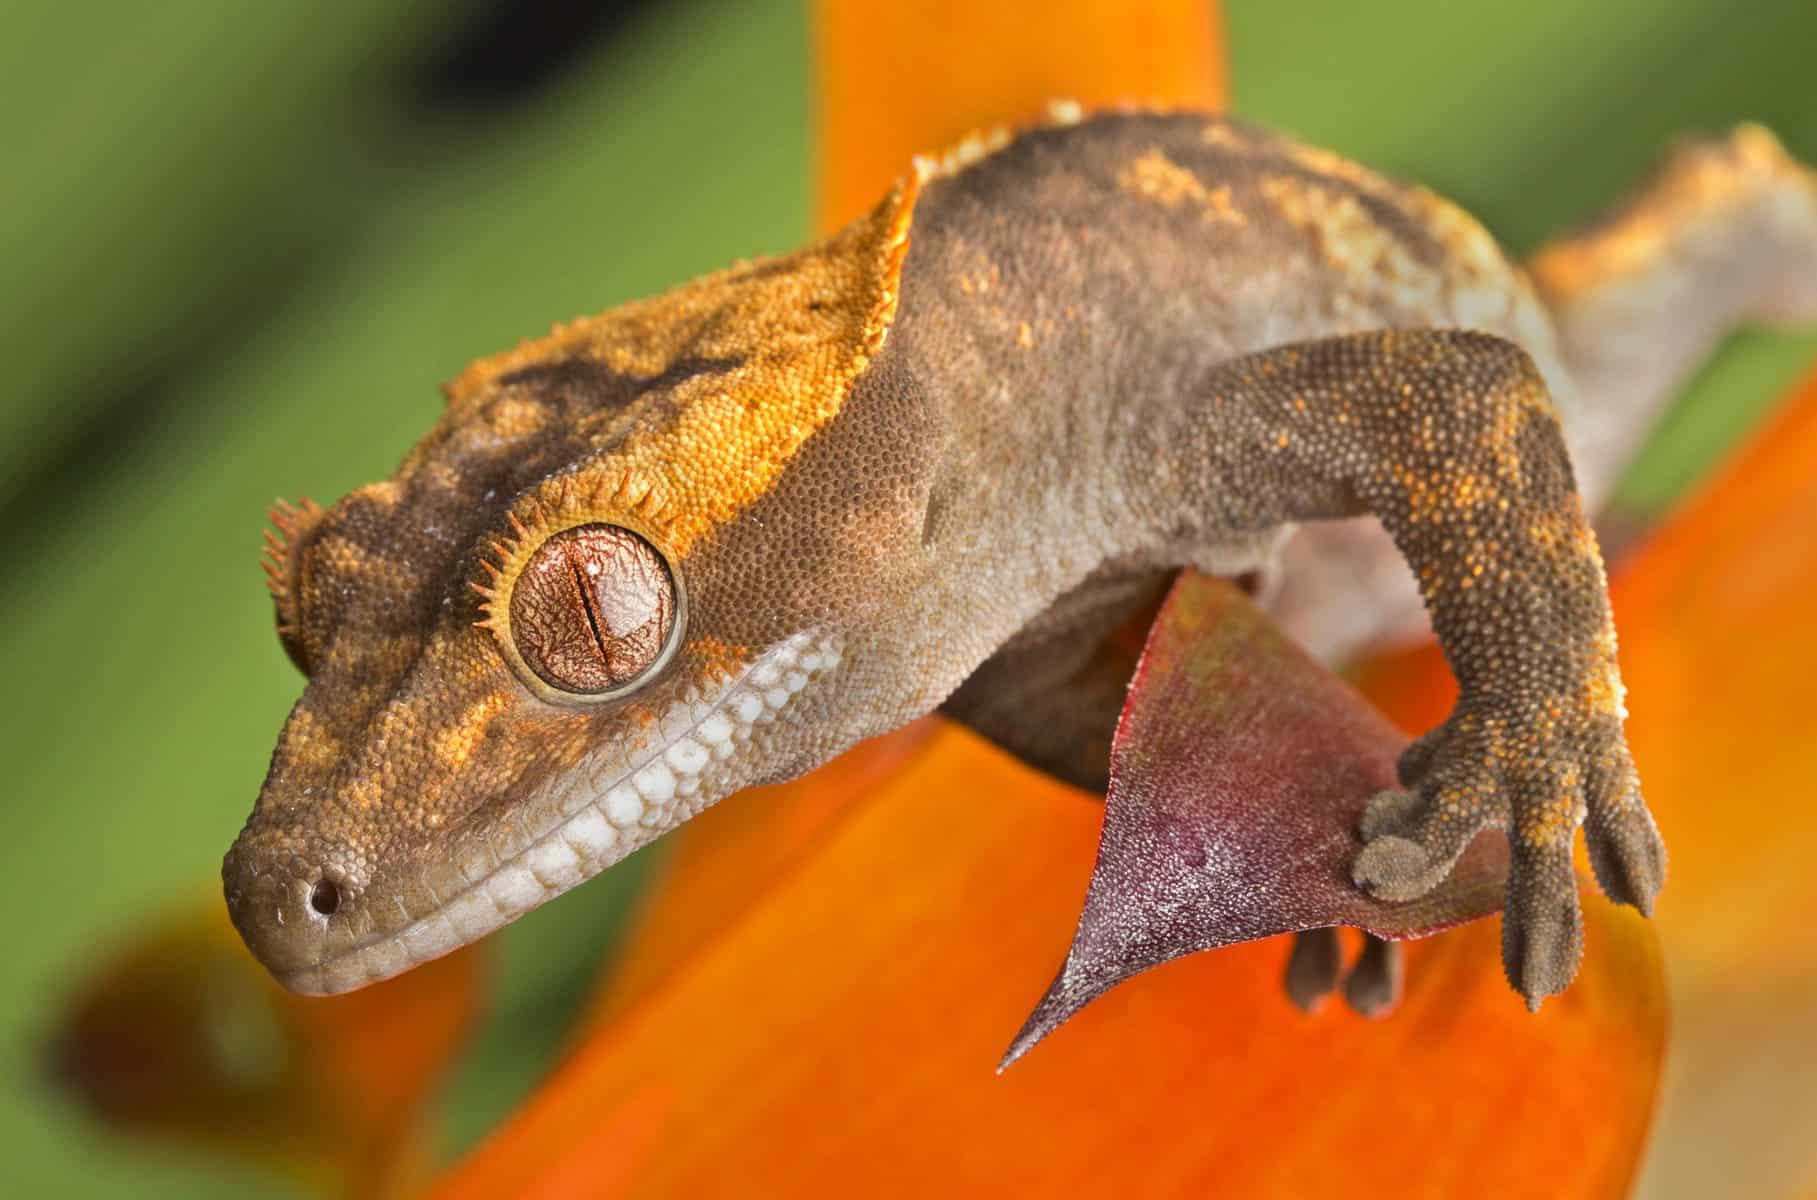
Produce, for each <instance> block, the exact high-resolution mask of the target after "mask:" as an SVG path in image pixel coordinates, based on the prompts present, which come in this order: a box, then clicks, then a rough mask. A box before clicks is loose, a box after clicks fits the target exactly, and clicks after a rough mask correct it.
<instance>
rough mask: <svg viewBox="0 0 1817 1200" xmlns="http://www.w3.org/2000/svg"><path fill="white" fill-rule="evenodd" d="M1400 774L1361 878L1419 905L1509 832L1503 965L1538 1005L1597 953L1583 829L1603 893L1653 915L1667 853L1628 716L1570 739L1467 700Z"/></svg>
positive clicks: (1378, 802) (1414, 749)
mask: <svg viewBox="0 0 1817 1200" xmlns="http://www.w3.org/2000/svg"><path fill="white" fill-rule="evenodd" d="M1400 769H1401V777H1402V780H1403V781H1404V782H1405V783H1407V784H1409V785H1410V787H1409V790H1407V791H1389V792H1382V793H1379V794H1377V795H1376V796H1375V798H1374V799H1373V800H1371V801H1370V803H1369V807H1368V809H1367V810H1366V811H1365V813H1364V815H1363V818H1362V821H1361V830H1362V834H1363V838H1364V843H1365V844H1364V846H1363V850H1362V852H1361V853H1360V854H1358V855H1357V858H1356V862H1355V864H1354V865H1353V867H1352V872H1351V873H1352V877H1353V878H1354V879H1355V880H1356V883H1357V885H1358V886H1360V887H1362V888H1364V889H1366V890H1367V891H1369V892H1370V893H1371V894H1372V895H1375V896H1377V897H1379V898H1381V899H1384V900H1392V901H1401V900H1411V899H1414V898H1416V897H1419V896H1422V895H1424V894H1425V893H1426V892H1428V891H1430V890H1431V889H1432V888H1433V887H1435V886H1437V885H1438V883H1439V882H1440V881H1442V880H1443V879H1444V878H1445V877H1446V875H1448V874H1449V873H1450V871H1451V869H1452V867H1453V866H1454V865H1455V864H1456V862H1457V860H1458V858H1459V857H1460V856H1461V855H1462V854H1463V852H1464V850H1465V848H1466V847H1468V846H1469V844H1470V842H1471V841H1472V840H1473V839H1474V838H1475V837H1476V835H1477V834H1478V833H1480V832H1482V831H1483V830H1485V829H1503V830H1506V831H1508V834H1509V839H1508V840H1509V845H1510V851H1511V858H1510V862H1509V869H1508V900H1507V907H1506V910H1505V911H1504V913H1503V916H1502V962H1503V966H1504V967H1505V968H1506V970H1507V973H1508V982H1509V983H1511V984H1512V985H1513V986H1514V988H1515V990H1517V991H1519V992H1520V993H1521V994H1522V995H1523V996H1525V997H1526V999H1527V1004H1528V1007H1529V1008H1534V1009H1537V1008H1538V1007H1539V1004H1540V1002H1541V1001H1542V1000H1543V999H1544V998H1545V997H1547V996H1549V995H1552V994H1554V993H1556V992H1559V991H1562V990H1564V988H1565V987H1566V985H1568V984H1569V983H1570V982H1571V979H1572V977H1573V976H1574V975H1575V974H1576V973H1577V964H1578V960H1579V959H1580V958H1581V957H1582V954H1583V922H1582V918H1581V916H1580V914H1579V911H1578V903H1577V878H1576V874H1575V872H1574V870H1573V868H1572V865H1571V847H1572V843H1573V840H1574V839H1575V837H1576V833H1577V828H1578V826H1579V825H1585V826H1586V837H1587V840H1588V843H1589V849H1590V861H1591V863H1592V865H1593V867H1594V868H1595V871H1596V877H1597V881H1598V882H1599V883H1600V884H1601V885H1602V888H1603V890H1604V891H1605V892H1606V893H1607V894H1608V895H1609V897H1610V898H1611V899H1613V900H1616V901H1618V902H1620V903H1624V904H1631V905H1633V906H1634V907H1636V908H1638V909H1640V910H1641V911H1642V912H1651V911H1652V906H1653V897H1654V896H1655V895H1656V894H1657V892H1658V891H1659V887H1660V885H1661V884H1662V883H1663V882H1664V878H1665V849H1664V847H1663V845H1662V844H1661V842H1660V839H1659V832H1658V830H1657V828H1655V826H1654V824H1653V819H1652V817H1651V816H1650V815H1649V814H1648V812H1647V810H1646V806H1645V805H1644V804H1643V803H1642V802H1641V799H1640V789H1639V784H1638V782H1637V781H1636V777H1635V774H1634V768H1633V765H1632V763H1631V762H1630V760H1629V758H1628V750H1627V745H1626V743H1625V742H1624V741H1623V740H1622V736H1621V727H1620V723H1619V721H1618V720H1615V719H1614V718H1596V719H1592V720H1590V721H1587V722H1585V723H1584V724H1583V725H1582V726H1580V727H1578V728H1576V729H1574V730H1571V731H1569V732H1568V733H1566V734H1564V735H1562V736H1561V735H1560V734H1559V733H1558V732H1557V731H1556V726H1555V725H1554V724H1553V723H1551V722H1548V721H1543V720H1542V721H1523V720H1521V719H1520V718H1519V717H1518V716H1510V715H1508V714H1507V713H1506V711H1503V712H1499V713H1498V712H1496V711H1494V710H1493V709H1491V708H1488V707H1487V706H1485V708H1484V709H1482V710H1478V709H1476V708H1473V707H1470V706H1463V705H1460V707H1459V710H1458V712H1457V713H1456V714H1454V715H1453V716H1452V718H1451V719H1450V720H1449V721H1447V722H1446V723H1445V724H1444V725H1441V726H1440V727H1439V728H1438V729H1435V730H1433V731H1432V732H1431V733H1429V734H1427V735H1426V736H1425V737H1423V738H1421V739H1420V740H1419V741H1417V742H1415V743H1414V744H1413V745H1412V746H1410V747H1409V748H1408V750H1407V752H1406V753H1405V754H1404V755H1403V756H1402V759H1401V764H1400Z"/></svg>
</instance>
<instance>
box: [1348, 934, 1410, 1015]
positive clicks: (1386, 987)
mask: <svg viewBox="0 0 1817 1200" xmlns="http://www.w3.org/2000/svg"><path fill="white" fill-rule="evenodd" d="M1405 977H1406V959H1405V955H1403V954H1402V952H1401V944H1400V943H1399V942H1390V941H1388V940H1386V939H1385V938H1379V937H1376V936H1375V935H1374V934H1369V933H1365V934H1364V935H1363V952H1362V954H1361V955H1359V956H1358V957H1357V960H1356V965H1355V966H1354V967H1352V968H1350V977H1349V978H1348V979H1346V980H1345V981H1344V1002H1345V1003H1347V1004H1349V1005H1350V1007H1351V1008H1352V1009H1354V1010H1355V1011H1356V1012H1358V1013H1360V1014H1361V1015H1363V1016H1365V1017H1385V1016H1387V1015H1388V1014H1389V1013H1391V1012H1393V1011H1394V1010H1395V1009H1396V1008H1397V1007H1398V1006H1399V1005H1400V1002H1401V986H1402V982H1403V980H1404V979H1405Z"/></svg>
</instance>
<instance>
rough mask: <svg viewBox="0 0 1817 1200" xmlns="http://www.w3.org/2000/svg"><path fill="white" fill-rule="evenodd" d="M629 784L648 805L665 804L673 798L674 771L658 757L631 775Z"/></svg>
mask: <svg viewBox="0 0 1817 1200" xmlns="http://www.w3.org/2000/svg"><path fill="white" fill-rule="evenodd" d="M631 786H632V787H634V788H636V789H637V794H638V795H640V796H642V797H643V798H644V800H645V801H647V802H648V803H649V805H650V807H652V808H654V807H657V806H659V805H662V804H667V803H668V802H669V801H670V800H673V799H674V798H675V772H673V771H671V770H669V768H668V765H667V764H666V763H664V762H662V761H661V760H660V759H659V760H657V761H656V762H652V763H646V764H645V765H644V767H643V769H642V770H640V771H638V772H637V774H635V775H633V776H631Z"/></svg>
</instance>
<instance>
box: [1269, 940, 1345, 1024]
mask: <svg viewBox="0 0 1817 1200" xmlns="http://www.w3.org/2000/svg"><path fill="white" fill-rule="evenodd" d="M1341 966H1342V963H1341V961H1340V959H1339V956H1338V931H1337V930H1336V929H1333V928H1330V927H1327V928H1323V929H1307V930H1304V931H1303V932H1300V933H1297V934H1295V935H1294V938H1293V952H1292V953H1291V954H1290V955H1288V958H1287V975H1286V978H1285V980H1284V981H1283V982H1284V983H1285V984H1286V988H1287V998H1288V999H1289V1000H1292V1001H1293V1003H1294V1004H1295V1005H1296V1006H1297V1007H1298V1008H1299V1009H1300V1010H1301V1011H1302V1012H1308V1013H1311V1012H1317V1011H1318V1009H1319V1007H1320V1006H1321V1005H1323V1004H1324V1002H1325V997H1327V996H1329V995H1331V993H1332V992H1335V991H1336V990H1337V986H1338V971H1339V969H1340V968H1341Z"/></svg>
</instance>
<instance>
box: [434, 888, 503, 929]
mask: <svg viewBox="0 0 1817 1200" xmlns="http://www.w3.org/2000/svg"><path fill="white" fill-rule="evenodd" d="M442 916H444V917H446V918H448V924H450V925H452V926H453V927H454V930H455V932H456V933H458V934H460V936H461V938H462V940H463V941H472V940H473V939H474V938H478V937H484V936H485V935H486V934H488V933H490V932H492V930H493V929H494V928H496V927H497V925H498V912H497V910H496V909H494V908H493V907H492V900H491V898H490V897H488V896H487V895H486V894H485V893H484V892H482V891H480V890H479V889H477V888H475V889H474V890H473V891H470V892H464V893H462V894H461V895H459V896H457V897H455V898H454V899H453V900H451V901H450V902H449V903H448V904H446V905H444V906H443V908H442Z"/></svg>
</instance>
